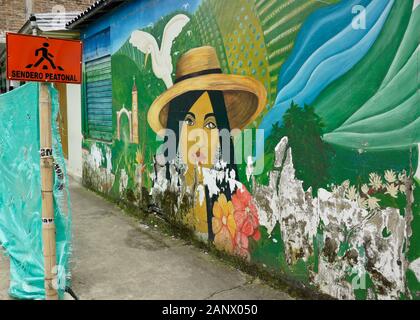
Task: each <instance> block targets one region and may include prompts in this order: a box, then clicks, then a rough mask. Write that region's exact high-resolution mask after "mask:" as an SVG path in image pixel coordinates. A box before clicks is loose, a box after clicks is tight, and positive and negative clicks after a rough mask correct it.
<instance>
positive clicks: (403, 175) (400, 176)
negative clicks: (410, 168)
mask: <svg viewBox="0 0 420 320" xmlns="http://www.w3.org/2000/svg"><path fill="white" fill-rule="evenodd" d="M398 180H399V181H400V182H402V183H405V182H406V181H407V173H406V172H405V170H404V171H403V172H402V173H400V174H398Z"/></svg>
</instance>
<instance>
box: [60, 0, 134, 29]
mask: <svg viewBox="0 0 420 320" xmlns="http://www.w3.org/2000/svg"><path fill="white" fill-rule="evenodd" d="M127 1H129V0H97V1H95V2H94V3H93V4H92V5H91V6H89V7H88V8H87V9H86V10H84V11H83V12H81V13H80V14H79V15H77V17H75V18H73V19H72V20H71V21H69V22H68V23H67V24H66V27H67V28H68V29H75V28H76V27H78V28H80V27H82V26H85V25H87V24H89V23H91V22H93V21H94V20H96V19H97V18H99V17H100V16H102V15H103V14H105V13H107V12H109V11H110V10H112V9H114V8H116V7H118V6H119V5H121V4H123V3H124V2H127Z"/></svg>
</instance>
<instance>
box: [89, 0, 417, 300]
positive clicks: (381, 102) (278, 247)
mask: <svg viewBox="0 0 420 320" xmlns="http://www.w3.org/2000/svg"><path fill="white" fill-rule="evenodd" d="M418 4H419V2H418V1H412V0H407V1H394V0H372V1H370V0H342V1H339V0H334V1H333V0H331V1H328V3H327V2H326V1H319V2H317V1H309V0H277V1H269V0H235V1H229V2H226V1H222V0H189V1H187V0H183V1H172V0H160V1H148V0H146V1H131V2H130V3H128V4H126V5H124V6H122V7H120V8H119V9H118V10H116V11H113V12H112V13H109V14H107V15H106V16H104V17H103V18H101V19H99V20H98V21H97V22H95V23H94V24H92V25H90V26H89V28H87V29H86V30H84V35H83V38H84V39H85V50H86V52H85V59H86V60H91V59H95V57H99V56H101V55H100V54H98V53H102V56H103V55H111V68H112V71H111V75H112V138H111V139H110V141H98V140H95V139H92V137H91V136H90V133H89V127H88V126H86V125H85V126H84V140H83V149H84V150H83V180H84V183H85V184H86V185H87V186H89V187H91V188H94V189H96V190H98V191H100V192H102V193H104V194H107V195H108V196H111V197H113V198H115V199H123V200H125V201H127V202H132V203H136V204H138V205H139V206H141V207H143V208H146V209H147V208H155V209H156V208H158V210H159V211H161V212H163V214H164V215H166V217H167V218H168V219H172V221H176V222H182V223H184V224H186V225H187V226H189V227H190V228H192V229H193V230H194V231H195V233H196V234H197V236H198V237H200V238H202V239H203V240H204V241H210V242H211V243H213V244H214V245H215V246H216V247H217V248H218V249H220V250H223V251H226V252H228V253H230V254H233V255H238V256H240V257H242V258H243V259H244V260H246V261H248V262H250V263H257V264H260V265H264V266H265V267H266V268H268V270H271V271H272V272H273V273H276V272H277V273H279V274H282V275H283V276H286V277H291V278H293V279H295V280H298V281H301V282H303V283H305V284H306V285H309V286H311V287H313V288H316V289H318V290H320V291H322V292H325V293H327V294H330V295H332V296H334V297H337V298H343V299H387V298H389V299H418V298H419V294H418V292H419V290H420V285H419V278H420V270H419V265H420V260H419V257H420V246H419V244H420V241H419V237H420V225H419V224H420V193H419V192H420V188H419V187H420V186H419V177H420V175H419V171H417V170H419V163H418V162H419V160H418V159H419V157H418V152H419V143H420V130H419V129H420V122H419V121H420V120H419V119H420V117H419V116H420V108H418V105H419V96H418V92H417V89H418V82H417V81H416V75H417V74H418V64H417V62H416V56H418V52H419V51H418V50H419V40H418V34H417V32H416V30H418V28H419V23H420V16H419V15H420V6H418ZM104 30H109V33H108V31H106V32H104ZM104 35H107V36H104ZM95 55H96V56H95ZM87 85H89V82H87ZM88 117H89V110H86V103H85V110H84V118H85V121H86V118H88ZM231 130H233V131H231ZM226 132H229V134H228V135H226ZM165 135H166V136H165ZM203 141H206V142H207V143H203ZM416 171H417V173H416Z"/></svg>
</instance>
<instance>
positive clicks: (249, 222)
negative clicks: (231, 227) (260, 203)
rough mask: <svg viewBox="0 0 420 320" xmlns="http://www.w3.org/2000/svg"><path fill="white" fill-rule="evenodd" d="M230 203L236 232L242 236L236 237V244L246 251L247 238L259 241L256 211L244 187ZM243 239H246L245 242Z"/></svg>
mask: <svg viewBox="0 0 420 320" xmlns="http://www.w3.org/2000/svg"><path fill="white" fill-rule="evenodd" d="M232 203H233V206H234V211H235V212H234V217H235V223H236V227H237V231H238V233H241V234H242V235H243V236H240V237H238V236H237V237H236V238H237V239H236V240H237V241H236V242H237V243H238V244H240V245H241V246H242V247H243V248H246V249H248V241H247V240H248V237H253V238H254V240H257V241H258V240H259V239H260V231H259V230H258V227H259V225H260V223H259V220H258V210H257V208H256V207H255V204H254V202H253V201H252V196H251V194H250V193H249V192H248V191H247V190H246V189H245V187H243V188H242V189H238V190H237V191H236V193H235V194H234V195H233V196H232ZM245 237H246V238H247V240H246V241H245ZM238 240H239V242H238Z"/></svg>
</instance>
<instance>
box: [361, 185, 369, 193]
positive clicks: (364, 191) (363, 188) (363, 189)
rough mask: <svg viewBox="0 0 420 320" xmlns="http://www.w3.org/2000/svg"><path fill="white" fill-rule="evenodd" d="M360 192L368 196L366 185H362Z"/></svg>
mask: <svg viewBox="0 0 420 320" xmlns="http://www.w3.org/2000/svg"><path fill="white" fill-rule="evenodd" d="M362 192H363V193H364V194H368V193H369V187H368V185H367V184H366V183H365V184H364V185H362Z"/></svg>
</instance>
